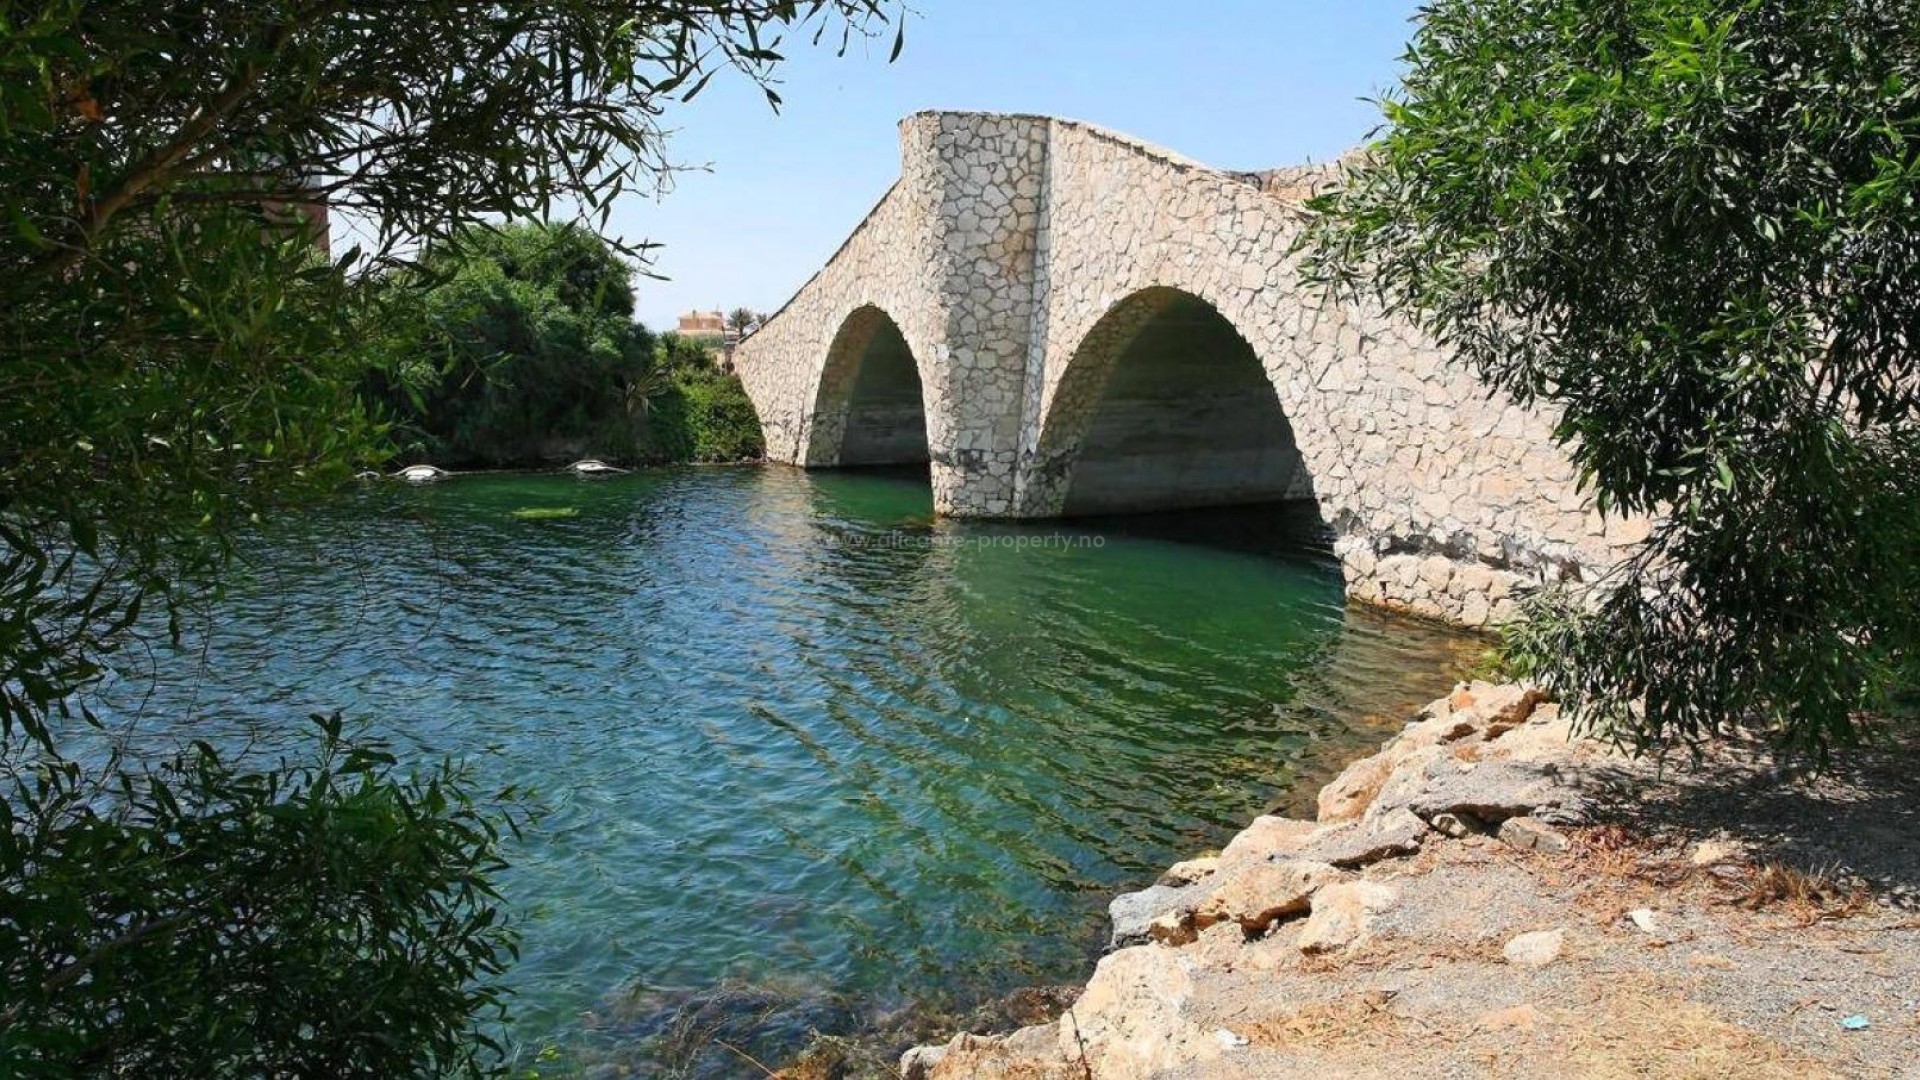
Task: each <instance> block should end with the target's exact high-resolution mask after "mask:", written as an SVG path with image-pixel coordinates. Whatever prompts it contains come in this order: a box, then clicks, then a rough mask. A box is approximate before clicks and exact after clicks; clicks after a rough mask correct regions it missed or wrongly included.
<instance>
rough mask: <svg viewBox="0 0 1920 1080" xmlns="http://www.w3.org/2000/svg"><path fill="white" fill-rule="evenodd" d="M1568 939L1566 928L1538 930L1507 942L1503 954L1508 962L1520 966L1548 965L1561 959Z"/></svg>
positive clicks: (1535, 966)
mask: <svg viewBox="0 0 1920 1080" xmlns="http://www.w3.org/2000/svg"><path fill="white" fill-rule="evenodd" d="M1566 940H1567V932H1566V931H1565V930H1536V931H1534V932H1533V933H1531V934H1521V935H1520V936H1519V937H1517V938H1514V939H1513V940H1512V941H1509V942H1507V947H1506V948H1505V949H1502V950H1501V955H1502V956H1504V957H1506V958H1507V963H1509V964H1514V965H1516V966H1519V967H1531V968H1537V967H1546V966H1547V965H1548V964H1551V963H1553V962H1554V961H1555V960H1558V959H1560V950H1561V949H1562V948H1563V947H1564V946H1565V945H1566Z"/></svg>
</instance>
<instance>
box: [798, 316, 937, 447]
mask: <svg viewBox="0 0 1920 1080" xmlns="http://www.w3.org/2000/svg"><path fill="white" fill-rule="evenodd" d="M810 417H811V423H810V425H809V427H808V430H807V432H806V434H805V436H804V438H803V440H802V445H803V457H802V459H801V460H802V462H803V463H804V464H806V465H808V466H858V465H915V464H924V463H926V462H927V461H928V459H929V454H928V451H927V408H926V394H925V389H924V387H923V385H922V381H921V373H920V368H919V364H918V362H917V361H916V359H915V357H914V352H913V349H912V347H911V346H910V345H908V343H907V339H906V335H904V334H903V333H901V331H900V325H899V324H898V323H897V322H895V321H894V319H893V317H892V316H891V315H889V314H887V313H886V312H885V311H884V310H882V309H881V308H880V307H878V306H876V305H874V304H864V305H862V306H860V307H858V308H855V309H854V310H853V311H852V312H851V313H850V314H848V315H847V317H846V318H845V319H844V320H842V321H841V323H840V329H839V331H838V332H837V333H835V334H834V338H833V342H832V344H831V345H829V346H828V348H827V357H826V362H825V364H824V366H823V367H822V368H821V372H820V385H819V389H818V390H817V391H816V393H815V395H814V402H813V409H812V412H811V414H810Z"/></svg>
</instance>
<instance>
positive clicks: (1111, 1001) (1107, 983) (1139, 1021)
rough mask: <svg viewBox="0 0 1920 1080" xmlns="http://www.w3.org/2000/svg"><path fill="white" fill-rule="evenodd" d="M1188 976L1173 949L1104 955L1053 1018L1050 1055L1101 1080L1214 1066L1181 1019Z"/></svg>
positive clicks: (1209, 1041)
mask: <svg viewBox="0 0 1920 1080" xmlns="http://www.w3.org/2000/svg"><path fill="white" fill-rule="evenodd" d="M1194 970H1195V964H1194V961H1193V960H1192V959H1191V958H1190V957H1189V955H1188V953H1187V952H1186V951H1183V950H1179V949H1151V948H1147V949H1122V950H1121V951H1119V952H1117V953H1111V954H1109V955H1108V956H1107V957H1106V958H1105V959H1103V960H1101V961H1100V965H1099V967H1097V968H1095V969H1094V972H1093V978H1092V979H1091V980H1089V981H1088V983H1087V989H1086V991H1085V992H1084V993H1082V994H1081V995H1080V1000H1079V1001H1078V1002H1076V1003H1075V1004H1074V1007H1073V1008H1072V1009H1070V1010H1068V1011H1067V1014H1066V1015H1065V1016H1063V1017H1062V1018H1061V1019H1060V1023H1059V1027H1058V1037H1057V1042H1056V1052H1057V1053H1058V1054H1059V1056H1060V1057H1063V1058H1065V1059H1066V1060H1068V1061H1072V1062H1075V1063H1076V1067H1077V1068H1079V1069H1080V1070H1081V1071H1080V1072H1079V1073H1078V1074H1077V1075H1078V1076H1080V1077H1082V1078H1084V1077H1085V1076H1088V1075H1091V1076H1097V1077H1100V1078H1101V1080H1147V1078H1148V1077H1152V1076H1156V1075H1158V1074H1159V1073H1161V1072H1163V1071H1165V1070H1168V1069H1171V1068H1174V1067H1176V1066H1185V1065H1192V1064H1196V1063H1201V1062H1206V1061H1211V1060H1215V1059H1217V1058H1218V1057H1219V1056H1220V1054H1221V1053H1222V1047H1221V1046H1220V1043H1219V1041H1218V1040H1217V1039H1215V1038H1213V1037H1212V1035H1211V1034H1210V1032H1209V1030H1208V1029H1207V1028H1203V1027H1201V1026H1199V1025H1198V1024H1196V1023H1194V1020H1193V1018H1192V1017H1191V1016H1189V1015H1188V1012H1187V1008H1188V1006H1189V1005H1190V1004H1191V1003H1192V1000H1193V995H1194V989H1195V987H1194V981H1193V974H1194ZM955 1075H956V1077H957V1076H958V1075H959V1074H955ZM940 1080H944V1078H940Z"/></svg>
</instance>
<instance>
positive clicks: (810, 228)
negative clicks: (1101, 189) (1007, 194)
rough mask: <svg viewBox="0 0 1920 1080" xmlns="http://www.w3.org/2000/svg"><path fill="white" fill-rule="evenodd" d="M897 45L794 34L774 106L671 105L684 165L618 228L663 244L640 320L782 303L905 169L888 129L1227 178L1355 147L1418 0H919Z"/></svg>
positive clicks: (619, 218) (727, 91)
mask: <svg viewBox="0 0 1920 1080" xmlns="http://www.w3.org/2000/svg"><path fill="white" fill-rule="evenodd" d="M910 2H911V3H912V4H913V6H914V7H915V9H916V10H915V12H914V13H913V14H912V15H910V16H909V19H908V23H907V45H906V51H905V52H904V53H902V54H901V56H900V59H899V60H898V61H896V62H895V63H893V64H891V65H890V64H888V63H887V52H888V50H889V49H890V48H891V45H892V39H891V36H889V37H888V38H887V39H886V40H881V41H875V42H872V43H870V44H862V43H856V44H855V45H854V47H853V48H852V49H850V50H849V52H848V54H847V55H846V56H844V57H836V56H835V55H834V52H833V50H832V49H831V48H827V47H822V48H820V49H814V48H811V47H809V46H807V45H805V44H804V43H793V44H792V46H791V47H790V48H789V49H787V50H786V52H787V54H788V58H789V60H788V64H787V65H786V66H785V67H784V68H783V69H782V71H781V74H780V79H781V83H780V85H779V87H778V89H779V91H780V94H781V96H782V97H783V98H784V99H785V101H786V104H785V106H784V107H783V108H782V110H781V112H780V113H779V115H777V116H776V115H775V114H774V113H773V112H772V110H770V109H769V108H768V107H767V104H766V100H765V99H764V98H763V97H762V96H761V95H760V93H759V91H758V90H756V89H755V88H754V87H753V86H752V85H751V84H749V83H748V82H747V81H746V80H745V79H744V78H738V77H735V78H732V79H727V78H725V77H724V76H723V77H722V78H720V79H716V80H715V81H714V83H713V84H712V85H710V86H709V87H708V88H707V90H706V91H705V92H704V93H702V94H701V95H700V96H699V97H698V98H696V99H695V100H694V101H693V102H691V103H690V104H687V105H684V106H680V107H678V108H676V109H674V110H672V111H670V112H669V113H668V115H667V117H666V123H667V125H668V126H669V127H671V128H673V129H674V130H675V132H676V134H675V135H674V138H673V141H672V143H671V145H670V148H669V153H670V156H671V157H672V158H673V159H674V160H676V161H679V162H682V163H685V164H689V165H703V166H709V167H710V169H711V171H709V172H698V173H689V174H683V175H682V176H680V177H679V178H678V180H677V181H676V184H675V187H674V190H673V191H672V192H671V193H670V194H668V195H666V196H665V197H664V198H662V199H659V200H653V199H647V198H642V197H638V196H630V197H628V199H627V201H626V202H625V203H624V204H623V205H621V206H619V207H617V208H616V210H615V213H614V216H613V221H612V225H611V228H610V230H609V231H611V232H613V233H614V234H616V235H618V236H621V237H622V238H624V239H626V240H629V241H655V242H658V243H660V244H662V245H664V246H663V247H662V248H661V249H660V250H659V251H658V252H656V254H655V263H654V270H655V272H657V273H660V274H664V275H666V276H667V277H668V278H670V279H671V280H668V281H646V280H642V281H640V282H639V283H638V285H639V315H640V318H641V319H642V320H643V321H644V322H646V323H647V324H648V325H649V326H652V327H654V328H655V329H671V328H672V326H673V325H674V319H675V317H676V316H678V315H679V314H680V313H681V312H684V311H688V310H690V309H693V308H722V309H728V310H730V309H732V308H734V307H740V306H746V307H751V308H755V309H757V310H763V311H772V310H774V309H775V308H777V307H778V306H780V305H781V304H783V303H785V302H786V300H787V298H788V297H789V296H791V295H792V293H793V291H794V290H795V289H797V288H799V286H800V285H801V284H802V283H803V282H804V281H805V280H806V279H807V277H808V276H809V275H811V274H812V273H813V272H814V271H815V270H817V269H818V268H819V267H820V264H821V263H822V262H824V261H825V260H826V258H827V257H828V256H830V255H831V254H832V253H833V251H834V250H835V249H836V248H837V247H838V246H839V245H840V242H841V241H842V240H843V239H845V237H846V235H847V233H848V232H849V231H850V230H851V229H852V228H853V226H854V225H856V224H857V223H858V222H859V221H860V219H861V217H862V216H864V215H865V214H866V212H867V210H868V209H869V208H870V207H871V206H872V205H873V203H874V202H876V201H877V200H878V199H879V198H880V196H881V195H882V194H883V193H885V191H886V189H887V187H888V185H890V184H891V183H892V182H893V181H894V179H895V177H897V176H898V175H899V157H898V143H897V132H896V130H895V124H896V123H897V122H898V121H899V120H900V118H901V117H903V116H906V115H907V114H909V113H912V112H917V111H919V110H921V109H984V110H992V111H1003V112H1029V113H1046V114H1051V115H1056V116H1067V117H1072V118H1074V119H1078V120H1085V121H1089V122H1091V123H1096V124H1100V125H1103V126H1106V127H1111V128H1116V129H1118V130H1120V131H1124V132H1127V133H1128V134H1132V135H1136V136H1139V137H1140V138H1143V139H1146V140H1148V141H1150V142H1154V143H1158V144H1160V145H1163V146H1166V147H1168V148H1170V149H1173V150H1177V151H1179V152H1180V153H1182V154H1185V155H1187V156H1189V157H1193V158H1197V159H1199V160H1201V161H1204V162H1207V163H1209V164H1213V165H1218V166H1221V167H1223V168H1239V169H1253V168H1266V167H1272V166H1277V165H1286V164H1292V163H1295V162H1301V161H1307V160H1325V159H1327V158H1329V157H1332V156H1334V155H1336V154H1338V153H1340V152H1341V151H1342V150H1345V149H1346V148H1348V147H1350V146H1352V145H1353V144H1355V143H1357V142H1359V141H1360V139H1361V138H1362V137H1363V136H1365V135H1366V133H1367V132H1368V131H1369V130H1370V129H1371V128H1372V127H1373V126H1374V123H1375V121H1376V114H1375V112H1374V111H1373V110H1372V109H1371V108H1370V107H1369V106H1368V105H1366V104H1365V103H1363V101H1362V100H1361V99H1363V98H1367V97H1372V96H1375V95H1377V94H1378V93H1380V92H1381V91H1382V90H1383V89H1385V88H1386V87H1388V86H1391V85H1392V83H1393V81H1394V78H1395V74H1396V71H1397V66H1398V65H1397V60H1398V58H1399V56H1400V53H1401V51H1402V48H1403V46H1404V45H1405V42H1406V40H1407V37H1408V35H1409V32H1410V25H1409V20H1410V19H1411V18H1412V16H1413V12H1414V8H1415V3H1414V2H1413V0H1186V2H1177V0H910Z"/></svg>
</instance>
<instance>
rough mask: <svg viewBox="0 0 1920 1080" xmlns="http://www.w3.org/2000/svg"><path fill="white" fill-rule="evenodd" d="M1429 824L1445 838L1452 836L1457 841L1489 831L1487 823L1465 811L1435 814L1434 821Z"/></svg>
mask: <svg viewBox="0 0 1920 1080" xmlns="http://www.w3.org/2000/svg"><path fill="white" fill-rule="evenodd" d="M1428 824H1429V825H1431V826H1433V831H1434V832H1437V833H1440V834H1441V835H1443V836H1451V837H1453V838H1454V839H1455V840H1458V839H1460V838H1461V837H1464V836H1472V835H1473V834H1474V833H1480V832H1485V831H1486V830H1487V823H1486V822H1484V821H1481V820H1480V819H1479V818H1477V817H1474V816H1473V815H1472V814H1469V813H1467V812H1466V811H1464V810H1462V811H1460V812H1459V813H1457V814H1455V813H1447V814H1435V815H1433V820H1432V821H1430V822H1428Z"/></svg>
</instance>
